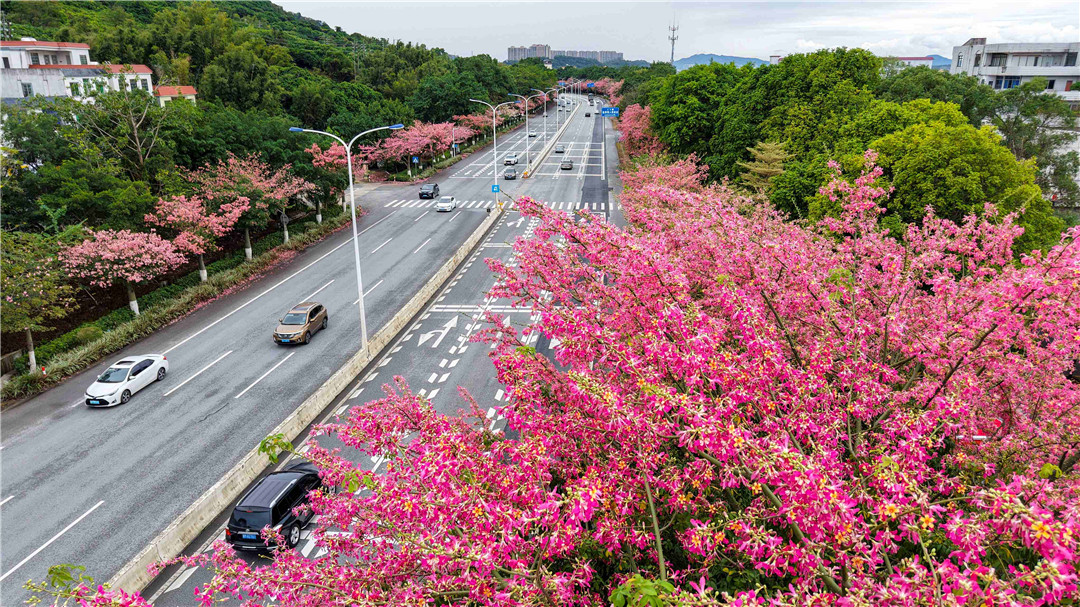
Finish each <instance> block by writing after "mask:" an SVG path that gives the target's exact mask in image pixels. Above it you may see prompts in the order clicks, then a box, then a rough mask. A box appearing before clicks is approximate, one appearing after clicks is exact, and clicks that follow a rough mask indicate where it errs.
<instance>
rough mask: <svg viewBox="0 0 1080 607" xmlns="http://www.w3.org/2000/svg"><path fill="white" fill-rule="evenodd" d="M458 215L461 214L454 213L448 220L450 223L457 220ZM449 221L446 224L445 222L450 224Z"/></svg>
mask: <svg viewBox="0 0 1080 607" xmlns="http://www.w3.org/2000/svg"><path fill="white" fill-rule="evenodd" d="M460 214H461V213H454V216H453V217H451V218H450V221H453V220H455V219H457V218H458V215H460ZM450 221H448V222H446V223H450Z"/></svg>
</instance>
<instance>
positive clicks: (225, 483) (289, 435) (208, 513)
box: [109, 210, 502, 592]
mask: <svg viewBox="0 0 1080 607" xmlns="http://www.w3.org/2000/svg"><path fill="white" fill-rule="evenodd" d="M501 215H502V211H499V210H496V211H495V212H492V213H491V214H490V215H488V216H487V218H486V219H484V221H483V222H481V224H480V225H479V226H477V228H476V229H475V230H474V231H473V233H472V234H471V235H470V236H469V238H468V239H467V240H466V241H465V242H464V243H462V245H461V246H460V247H458V250H457V251H456V252H455V253H454V255H453V257H451V258H450V259H448V260H447V261H446V263H444V264H443V265H442V267H440V268H439V270H438V271H437V272H435V274H434V275H433V276H432V277H431V278H430V279H428V281H427V282H426V283H425V284H424V286H423V287H422V288H421V289H420V291H418V292H417V293H416V294H415V295H413V297H412V298H411V299H409V301H408V303H406V304H405V305H404V306H402V307H401V309H400V310H398V312H397V313H396V314H394V316H393V318H391V319H390V322H388V323H387V324H386V325H385V326H383V328H382V329H380V330H379V331H378V332H377V333H376V334H375V335H374V337H372V339H371V340H369V341H368V346H367V348H365V349H364V350H363V351H361V352H357V353H356V354H354V355H353V356H352V358H350V359H349V360H348V361H347V362H346V363H345V365H344V366H342V367H341V368H340V369H338V370H337V371H336V372H335V373H334V374H333V375H331V376H330V378H329V379H328V380H326V382H325V383H323V385H322V386H320V387H319V388H318V389H317V390H315V392H314V393H312V394H311V395H310V396H308V397H307V398H306V399H305V400H304V402H302V403H301V404H300V406H298V407H297V408H296V409H295V410H294V411H293V412H292V413H290V414H289V416H288V417H286V418H285V419H284V420H283V421H282V422H281V423H280V424H278V426H277V427H276V428H274V429H273V430H271V431H270V432H269V433H268V434H269V435H274V434H282V435H284V437H285V439H286V440H288V441H292V440H293V439H295V438H296V437H297V436H298V435H299V434H300V433H301V432H302V431H303V430H304V429H305V428H307V427H308V425H309V424H311V422H313V421H314V420H315V419H316V418H317V417H318V416H319V414H320V413H322V412H323V410H324V409H326V407H328V406H329V405H331V404H332V403H333V402H334V399H335V398H337V396H338V395H339V394H340V393H341V392H342V391H343V390H344V389H345V388H347V387H348V386H349V384H350V383H351V382H352V380H353V379H355V378H356V377H357V376H358V375H360V373H361V372H362V371H363V370H364V367H366V366H367V365H368V364H369V363H371V362H372V361H373V360H375V359H376V358H377V357H378V355H379V354H380V353H381V351H382V350H383V348H385V347H386V346H387V345H388V344H389V343H390V342H391V341H392V340H393V338H394V336H395V335H397V334H398V333H399V332H400V331H401V330H402V329H404V328H405V326H406V325H407V324H408V323H409V321H410V320H412V318H413V317H414V316H415V315H416V314H417V313H418V312H420V311H421V310H422V309H423V308H424V306H425V305H427V304H428V303H429V300H430V299H431V298H432V297H434V296H435V294H437V293H438V292H439V289H440V288H441V287H442V285H443V283H445V282H446V281H447V280H448V279H449V278H450V277H451V276H453V273H454V270H455V269H456V268H457V267H458V266H459V265H460V264H461V263H462V262H464V261H465V260H466V259H467V258H468V257H469V255H471V254H472V252H473V249H475V248H476V246H477V245H478V244H479V243H480V241H481V239H483V237H484V235H485V234H487V232H488V231H489V230H490V229H491V227H492V226H494V225H495V223H496V222H497V221H498V220H499V217H500V216H501ZM266 466H267V459H266V455H265V454H262V453H259V446H258V445H256V446H255V447H254V448H252V449H251V451H249V452H248V453H247V454H246V455H245V456H244V457H243V458H241V459H240V461H239V462H237V463H236V465H235V466H233V467H232V468H231V469H230V470H229V471H228V472H226V473H225V475H224V476H222V477H221V479H220V480H218V482H216V483H214V485H213V486H212V487H210V488H209V489H207V490H206V491H205V492H204V493H203V494H202V495H200V496H199V498H198V499H196V500H195V502H194V503H193V504H192V505H191V506H189V507H188V508H187V509H186V510H184V511H183V512H182V513H181V514H180V516H178V517H177V518H176V519H175V520H174V521H173V522H172V523H170V524H169V525H168V526H167V527H166V528H165V529H164V530H163V531H162V532H161V533H159V534H158V535H157V537H155V538H154V539H153V540H152V541H151V542H150V543H149V544H148V545H147V546H146V547H145V548H143V549H142V550H141V551H140V552H139V553H138V554H137V555H135V556H134V557H133V558H132V559H131V560H130V561H128V562H127V563H125V564H124V566H123V567H121V568H120V570H119V571H118V572H117V573H116V574H115V575H114V576H113V577H112V578H111V579H110V580H109V585H110V587H112V588H120V589H123V590H124V591H126V592H140V591H142V590H143V589H144V588H146V586H147V585H148V584H149V583H150V582H151V581H153V579H154V576H152V575H150V573H149V572H148V571H147V569H148V568H149V567H150V565H152V564H154V563H156V562H160V561H166V560H169V559H171V558H175V557H176V556H178V555H179V554H181V552H182V551H183V550H184V548H185V547H187V545H188V544H190V543H191V542H192V541H193V540H195V538H197V537H198V535H199V533H201V532H202V531H203V529H204V528H205V527H206V526H207V525H208V524H210V523H211V522H212V521H213V520H214V519H215V518H216V517H217V516H218V515H219V514H221V512H222V511H224V510H225V508H226V507H228V506H229V505H230V504H232V502H233V501H234V500H236V499H237V498H238V497H239V496H240V493H241V492H242V491H243V490H244V489H245V488H246V487H247V486H248V485H249V484H250V483H251V482H252V481H253V480H255V479H256V478H258V476H259V474H260V473H261V472H262V471H263V470H264V469H265V468H266Z"/></svg>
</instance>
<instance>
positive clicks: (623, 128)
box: [619, 103, 667, 157]
mask: <svg viewBox="0 0 1080 607" xmlns="http://www.w3.org/2000/svg"><path fill="white" fill-rule="evenodd" d="M651 116H652V109H651V108H650V107H649V106H645V107H641V106H640V105H638V104H636V103H635V104H633V105H628V106H626V110H625V111H623V112H622V116H621V117H620V118H619V131H620V132H621V133H620V135H619V141H621V142H623V145H625V146H626V153H627V154H628V155H630V156H632V157H633V156H655V155H657V154H660V153H662V152H665V151H666V150H667V146H665V145H664V143H663V142H662V141H660V139H659V138H658V137H657V136H656V135H655V134H654V133H653V131H652V123H651Z"/></svg>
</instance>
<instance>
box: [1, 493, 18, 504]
mask: <svg viewBox="0 0 1080 607" xmlns="http://www.w3.org/2000/svg"><path fill="white" fill-rule="evenodd" d="M13 499H15V496H14V495H9V496H7V497H5V498H4V501H2V502H0V506H3V505H4V504H6V503H8V502H10V501H11V500H13Z"/></svg>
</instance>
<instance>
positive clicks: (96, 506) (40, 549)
mask: <svg viewBox="0 0 1080 607" xmlns="http://www.w3.org/2000/svg"><path fill="white" fill-rule="evenodd" d="M104 503H105V500H101V501H100V502H98V503H96V504H94V506H93V507H92V508H90V509H89V510H87V511H86V512H83V514H82V516H80V517H79V518H77V519H75V520H73V521H71V523H69V524H68V526H67V527H64V528H63V529H62V530H61V531H60V533H57V534H56V535H54V536H52V538H51V539H50V540H49V541H47V542H45V543H44V544H42V545H41V546H40V547H39V548H38V549H37V550H35V551H33V552H31V553H30V556H28V557H26V558H24V559H23V560H21V561H19V564H18V565H15V566H14V567H12V568H11V569H8V570H7V573H5V574H4V575H0V582H2V581H4V580H5V579H7V576H9V575H11V574H12V573H15V572H16V571H18V570H19V567H22V566H23V565H25V564H26V563H28V562H30V559H32V558H34V557H35V556H37V555H38V554H39V553H40V552H41V551H42V550H44V549H46V548H48V547H49V545H50V544H52V543H53V542H55V541H56V540H58V539H60V536H62V535H64V534H65V533H67V532H68V531H71V528H72V527H74V526H75V525H78V524H79V521H81V520H83V519H84V518H86V517H88V516H90V513H91V512H93V511H95V510H97V509H98V506H100V505H102V504H104Z"/></svg>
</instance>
